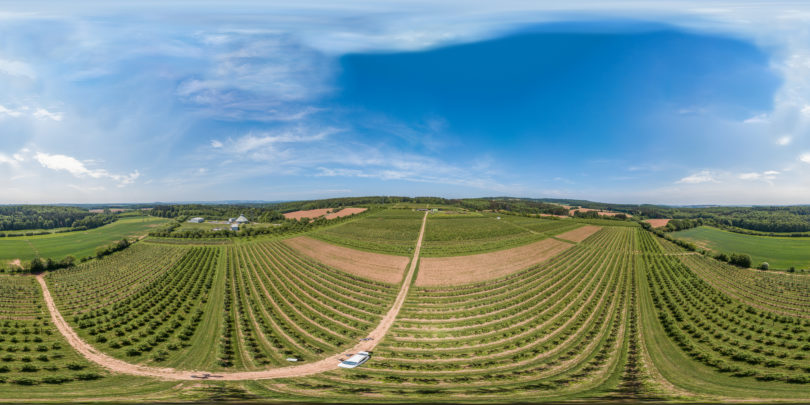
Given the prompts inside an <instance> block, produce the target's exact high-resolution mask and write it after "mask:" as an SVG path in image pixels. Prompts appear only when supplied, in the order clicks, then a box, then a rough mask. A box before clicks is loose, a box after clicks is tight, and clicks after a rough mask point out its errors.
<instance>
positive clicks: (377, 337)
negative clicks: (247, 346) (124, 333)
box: [36, 212, 427, 381]
mask: <svg viewBox="0 0 810 405" xmlns="http://www.w3.org/2000/svg"><path fill="white" fill-rule="evenodd" d="M426 223H427V212H426V213H425V216H424V217H423V218H422V227H421V229H420V231H419V238H418V239H417V240H416V248H415V249H414V254H413V258H412V259H411V263H410V266H409V268H408V273H407V274H406V275H405V278H404V279H403V280H402V287H401V288H400V290H399V293H398V294H397V297H396V299H395V300H394V304H393V305H392V306H391V309H390V310H389V311H388V313H386V314H385V316H384V317H383V318H382V320H381V321H380V323H379V324H378V325H377V327H376V328H375V329H374V330H373V331H371V332H370V333H369V335H368V338H370V340H365V341H361V342H360V343H358V344H357V345H355V346H354V347H353V348H352V349H351V351H353V352H358V351H371V350H373V349H374V348H375V347H376V346H377V344H378V343H379V342H380V341H381V340H382V338H383V337H384V336H385V335H386V333H388V330H389V329H391V325H393V323H394V320H395V319H396V317H397V315H399V311H400V309H401V308H402V305H403V304H404V303H405V298H406V297H407V296H408V291H409V290H410V287H411V284H412V281H413V276H414V273H415V272H416V267H417V264H418V262H419V251H420V249H421V247H422V239H423V237H424V235H425V224H426ZM36 279H37V281H38V282H39V285H40V287H41V288H42V296H43V299H44V300H45V304H46V306H47V308H48V312H50V314H51V321H52V322H53V324H54V325H55V326H56V328H57V329H58V330H59V333H61V334H62V335H63V336H64V337H65V340H66V341H67V342H68V343H69V344H70V346H71V347H73V348H74V349H75V350H76V351H77V352H78V353H79V354H81V355H82V356H83V357H85V358H86V359H87V360H89V361H91V362H93V363H95V364H98V365H99V366H102V367H104V368H106V369H107V370H109V371H112V372H114V373H121V374H129V375H136V376H143V377H153V378H159V379H162V380H187V381H191V380H199V376H200V375H202V374H209V375H210V377H209V378H211V379H214V380H227V381H241V380H264V379H274V378H291V377H302V376H307V375H312V374H318V373H322V372H326V371H330V370H333V369H335V368H337V365H338V363H339V362H340V359H341V358H342V357H343V353H342V352H341V353H338V354H335V355H333V356H331V357H328V358H325V359H322V360H319V361H316V362H313V363H309V364H302V365H297V366H290V367H279V368H273V369H267V370H258V371H235V372H206V371H199V370H178V369H174V368H161V367H151V366H143V365H138V364H132V363H127V362H125V361H123V360H119V359H116V358H114V357H112V356H109V355H106V354H104V353H102V352H100V351H98V350H97V349H96V348H94V347H93V346H92V345H90V344H88V343H87V342H85V341H84V340H82V339H81V338H80V337H79V335H77V334H76V332H75V331H74V330H73V328H72V327H71V326H70V325H69V324H68V323H67V321H65V319H64V318H63V317H62V314H61V313H60V312H59V309H58V308H57V307H56V304H55V303H54V301H53V297H52V296H51V293H50V291H49V289H48V284H47V283H46V282H45V277H44V275H42V274H40V275H37V276H36ZM195 375H196V376H197V377H195Z"/></svg>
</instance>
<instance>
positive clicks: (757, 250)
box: [673, 226, 810, 270]
mask: <svg viewBox="0 0 810 405" xmlns="http://www.w3.org/2000/svg"><path fill="white" fill-rule="evenodd" d="M673 236H674V237H676V238H678V239H684V240H688V241H690V242H693V243H695V244H696V245H698V246H701V247H704V248H707V249H710V250H712V251H714V252H724V253H732V252H736V253H746V254H748V255H750V256H751V259H752V262H753V266H759V264H760V263H762V262H768V264H769V265H770V267H771V269H782V270H784V269H789V268H790V267H795V268H796V269H808V268H810V238H789V237H772V236H755V235H745V234H741V233H734V232H728V231H724V230H721V229H717V228H712V227H708V226H700V227H697V228H692V229H687V230H685V231H679V232H675V233H673Z"/></svg>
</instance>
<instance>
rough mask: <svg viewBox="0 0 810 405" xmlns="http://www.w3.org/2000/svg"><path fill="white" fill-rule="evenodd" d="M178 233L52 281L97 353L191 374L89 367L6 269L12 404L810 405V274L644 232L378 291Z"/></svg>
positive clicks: (470, 228) (273, 255)
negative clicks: (764, 404) (530, 261)
mask: <svg viewBox="0 0 810 405" xmlns="http://www.w3.org/2000/svg"><path fill="white" fill-rule="evenodd" d="M424 215H425V214H424V213H423V212H415V211H411V210H381V211H378V212H375V213H372V214H371V215H369V216H367V217H363V218H359V219H357V220H353V221H349V222H347V223H344V224H340V225H337V226H334V227H329V228H322V229H318V230H315V231H314V232H312V233H311V235H312V236H315V237H318V238H321V239H323V240H327V241H330V242H332V243H339V244H340V245H343V246H348V247H354V248H362V251H372V252H387V253H398V254H402V255H405V254H408V252H413V251H414V247H415V245H416V239H417V238H418V235H419V230H420V227H421V223H422V218H423V217H424ZM603 222H609V221H603ZM622 225H625V224H622ZM578 226H581V223H580V222H577V221H572V220H548V219H536V218H528V217H518V216H502V217H501V219H497V215H494V214H476V213H469V214H463V215H447V214H434V213H431V214H429V215H428V216H427V220H426V225H425V229H426V231H425V236H424V240H423V245H422V250H423V251H424V252H426V253H427V254H432V255H437V256H446V255H449V254H453V255H464V254H469V253H473V252H475V253H480V252H488V251H493V250H502V249H509V248H511V247H514V246H519V245H522V244H524V243H528V242H530V241H532V240H539V239H543V238H547V237H549V236H550V235H555V234H559V233H561V232H565V231H567V230H571V229H574V228H576V227H578ZM409 238H410V239H409ZM170 240H173V239H171V238H161V239H160V240H158V241H159V242H161V243H153V242H149V240H146V241H144V242H140V243H138V244H135V245H133V246H131V247H129V248H128V249H126V250H124V251H122V252H118V253H115V254H112V255H110V256H107V257H105V258H103V259H97V260H91V261H89V262H86V263H82V264H80V265H77V266H75V267H73V268H69V269H62V270H56V271H54V272H51V273H49V274H47V275H45V276H44V277H45V278H44V279H45V282H46V283H47V286H48V290H49V291H50V295H51V296H52V297H53V299H54V304H55V306H56V308H57V309H58V311H59V312H60V313H61V316H62V317H63V318H64V322H65V325H67V327H69V328H70V329H72V330H73V331H74V332H75V333H76V334H77V336H78V338H80V339H81V340H83V341H84V342H86V344H88V345H90V346H92V348H93V350H94V351H96V352H98V353H101V354H103V355H105V356H109V359H113V360H115V361H118V362H123V364H125V365H129V366H127V367H131V369H132V370H133V371H131V372H132V373H135V372H136V371H135V370H147V371H148V372H150V373H157V375H164V374H160V373H168V374H165V375H168V376H169V378H170V379H172V378H176V379H178V380H179V381H164V380H163V379H162V378H158V377H157V375H156V376H154V377H149V376H145V375H131V376H130V375H129V374H127V373H130V371H121V369H120V368H119V369H113V371H109V370H106V369H104V368H102V367H101V366H100V365H98V364H97V363H96V360H94V361H91V360H89V359H86V358H84V357H83V356H82V355H81V354H80V353H79V352H77V351H75V350H73V348H72V347H71V345H70V344H68V343H67V341H66V340H65V339H64V338H63V337H62V335H61V332H60V330H59V329H57V327H56V326H58V325H60V324H59V323H58V322H56V323H55V325H54V324H53V323H52V322H51V319H50V312H49V310H48V308H47V306H46V305H45V303H44V302H43V300H44V298H43V294H42V292H41V290H40V288H39V284H38V283H37V282H36V279H35V278H34V277H33V276H30V275H26V276H2V277H0V292H2V294H1V295H0V303H1V304H2V306H0V326H2V328H0V339H2V340H0V399H24V398H27V399H32V400H37V399H40V400H48V399H54V398H58V397H57V396H56V395H57V393H56V392H55V391H54V390H48V389H47V388H48V387H51V386H57V385H58V386H60V390H63V391H64V396H63V397H61V398H66V399H72V398H82V399H83V400H89V401H92V400H102V399H104V398H108V397H109V396H110V395H116V394H115V393H121V392H132V396H131V398H138V399H140V400H143V401H185V400H211V399H223V398H230V399H235V400H239V399H241V400H270V401H273V400H279V401H289V400H302V401H342V402H357V401H362V400H370V401H374V400H382V401H437V400H450V401H454V402H465V401H474V402H490V401H494V402H499V403H503V402H509V401H515V402H538V401H564V400H582V399H589V400H602V401H604V400H628V399H630V400H643V399H658V400H675V401H726V400H744V399H749V398H757V399H759V400H762V401H769V400H785V401H797V400H810V390H808V388H810V363H808V361H810V277H807V276H803V275H798V274H787V273H777V272H762V271H757V270H750V269H740V268H737V267H733V266H729V265H727V264H724V263H720V262H718V261H716V260H713V259H711V258H708V257H705V256H703V255H700V254H697V253H694V252H687V251H685V250H683V249H681V248H679V247H678V246H677V245H675V244H673V243H670V242H668V241H666V240H663V239H659V238H657V237H656V236H655V235H654V234H652V233H650V232H648V231H645V230H643V229H642V228H640V227H628V226H607V225H602V229H601V230H599V231H598V232H596V233H595V234H593V235H591V236H590V237H588V238H586V239H585V240H584V241H582V242H579V243H571V244H570V247H569V248H567V249H565V250H563V251H561V253H559V254H557V255H556V256H553V257H551V258H549V259H547V260H546V261H544V262H541V263H539V264H535V265H532V266H531V267H528V268H525V269H521V270H518V271H516V272H513V273H511V274H508V275H505V276H501V277H499V278H495V279H491V280H487V281H474V282H469V283H466V284H456V285H439V286H417V285H411V284H410V283H405V284H402V283H401V284H389V283H383V282H379V281H373V280H371V279H367V278H364V277H362V276H359V275H356V274H351V273H348V272H344V271H342V270H339V269H336V268H333V267H330V266H327V265H325V264H323V263H320V262H318V261H316V260H315V259H313V258H310V257H308V256H305V255H304V254H303V253H300V252H298V251H296V250H295V249H293V248H292V247H290V246H288V245H287V244H285V243H283V242H282V241H280V240H279V239H278V238H261V237H260V238H252V239H242V240H239V241H238V242H237V243H228V244H221V245H201V244H198V243H196V242H195V241H194V240H174V242H173V243H163V242H164V241H170ZM527 241H528V242H527ZM431 244H433V247H431ZM431 249H432V250H431ZM364 254H365V253H364ZM356 257H358V260H364V259H362V257H364V256H362V255H357V256H356ZM415 271H416V272H418V271H419V270H418V268H415ZM411 274H413V273H411ZM402 294H405V295H402ZM400 297H401V299H400ZM399 305H401V306H399ZM392 308H397V310H396V312H394V315H393V316H394V318H388V316H389V314H390V312H389V311H391V310H392ZM386 319H387V320H386ZM386 322H390V323H388V325H390V329H385V332H383V333H384V334H383V335H374V334H375V333H378V332H376V331H377V329H378V328H379V327H380V325H383V324H385V323H386ZM370 335H374V336H377V337H378V339H379V341H374V344H376V347H374V349H373V355H372V358H371V360H370V361H369V362H367V363H366V364H364V365H363V366H362V367H360V368H357V369H352V370H346V369H338V368H337V367H336V365H337V362H338V360H337V357H336V356H340V355H342V354H345V353H347V352H351V351H352V350H356V347H357V346H356V345H358V344H363V343H362V342H363V340H362V339H363V338H364V337H366V336H370ZM43 355H44V357H43ZM293 360H294V361H293ZM103 361H107V360H103ZM116 367H120V366H116ZM127 367H125V368H124V370H130V368H127ZM139 367H140V368H139ZM307 367H312V370H314V371H311V372H302V373H301V374H300V375H298V374H295V373H292V371H290V373H292V374H285V372H286V371H285V370H299V369H301V370H306V369H307ZM150 370H153V371H150ZM154 370H156V371H154ZM192 370H207V371H208V372H211V373H213V374H215V375H220V376H221V377H228V378H232V379H234V380H235V381H217V380H216V379H209V380H208V381H199V380H195V379H194V378H195V377H192V375H194V373H199V372H198V371H192ZM277 372H278V373H279V374H275V373H277ZM245 373H247V374H245ZM251 373H254V374H251ZM256 373H258V374H256ZM276 375H278V376H279V378H271V379H265V378H269V377H272V376H276ZM293 375H294V376H293ZM241 376H244V377H241ZM129 380H131V387H130V386H129V384H130V383H129V382H128V381H129ZM125 381H127V382H125ZM127 398H130V396H129V395H127Z"/></svg>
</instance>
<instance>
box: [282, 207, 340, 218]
mask: <svg viewBox="0 0 810 405" xmlns="http://www.w3.org/2000/svg"><path fill="white" fill-rule="evenodd" d="M330 212H332V209H331V208H318V209H317V210H306V211H293V212H288V213H286V214H284V218H286V219H301V218H310V219H315V218H318V217H322V216H324V215H326V214H328V213H330Z"/></svg>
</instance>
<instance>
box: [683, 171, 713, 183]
mask: <svg viewBox="0 0 810 405" xmlns="http://www.w3.org/2000/svg"><path fill="white" fill-rule="evenodd" d="M709 182H711V183H718V181H717V179H715V175H714V174H713V173H712V172H710V171H708V170H703V171H700V172H698V173H695V174H692V175H689V176H686V177H684V178H682V179H680V180H678V181H676V182H675V183H677V184H700V183H709Z"/></svg>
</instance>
